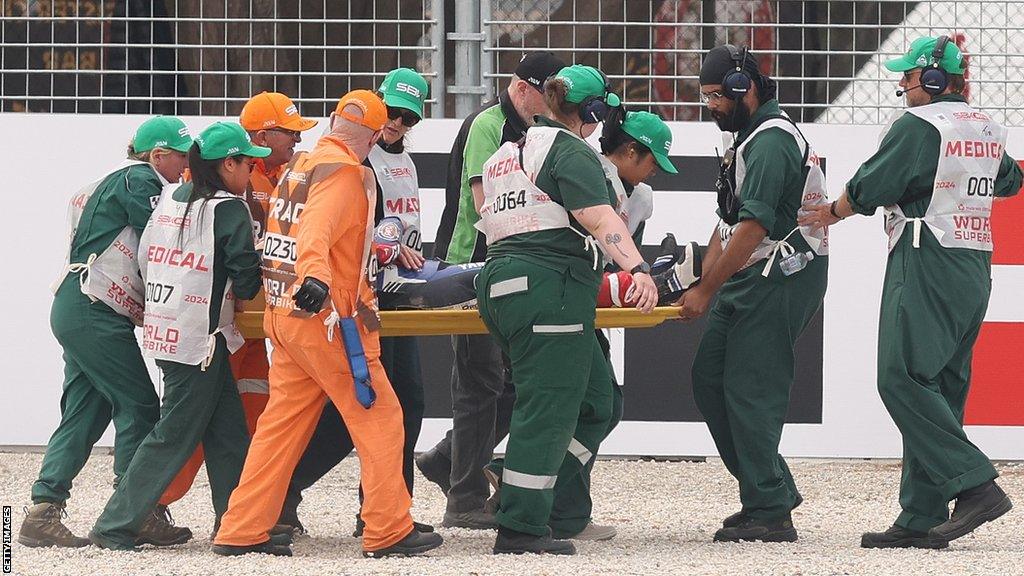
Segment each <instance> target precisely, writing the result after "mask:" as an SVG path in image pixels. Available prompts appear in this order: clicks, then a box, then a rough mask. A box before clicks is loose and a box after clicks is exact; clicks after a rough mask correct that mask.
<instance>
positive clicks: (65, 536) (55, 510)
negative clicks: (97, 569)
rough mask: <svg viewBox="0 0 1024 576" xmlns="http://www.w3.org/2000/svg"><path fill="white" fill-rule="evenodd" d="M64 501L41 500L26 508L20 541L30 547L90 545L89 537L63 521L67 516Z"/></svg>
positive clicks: (79, 546) (19, 534) (19, 536)
mask: <svg viewBox="0 0 1024 576" xmlns="http://www.w3.org/2000/svg"><path fill="white" fill-rule="evenodd" d="M67 515H68V514H67V512H66V511H65V510H64V503H63V502H61V503H60V504H54V503H53V502H41V503H39V504H34V505H32V506H31V507H27V508H25V520H24V521H22V523H21V530H19V531H18V542H20V543H21V544H22V545H23V546H28V547H30V548H39V547H45V546H57V547H60V548H82V547H83V546H88V545H89V539H88V538H79V537H78V536H75V535H74V534H72V533H71V530H69V529H68V527H67V526H65V525H64V523H63V522H61V520H62V519H64V518H67Z"/></svg>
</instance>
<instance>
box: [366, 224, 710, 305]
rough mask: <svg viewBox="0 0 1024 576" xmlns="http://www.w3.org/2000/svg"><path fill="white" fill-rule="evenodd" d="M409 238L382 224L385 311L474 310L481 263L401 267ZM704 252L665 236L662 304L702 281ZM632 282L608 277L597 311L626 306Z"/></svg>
mask: <svg viewBox="0 0 1024 576" xmlns="http://www.w3.org/2000/svg"><path fill="white" fill-rule="evenodd" d="M404 234H405V229H404V226H403V225H402V222H401V221H400V220H399V219H398V218H394V217H389V218H385V219H383V220H382V221H381V222H380V224H379V225H378V226H377V228H376V230H375V231H374V237H373V242H374V255H375V260H376V266H375V267H374V268H375V270H372V271H374V272H375V274H374V275H373V277H374V279H375V286H376V289H377V300H378V305H379V306H380V309H381V310H427V309H432V310H470V309H475V308H476V286H475V282H476V276H477V274H478V273H479V272H480V269H481V268H482V267H483V263H475V264H474V263H470V264H449V263H448V262H445V261H443V260H436V259H428V260H426V261H425V262H424V263H423V268H421V269H420V270H409V269H406V268H402V267H400V266H398V264H397V258H398V254H399V246H400V244H401V241H402V236H403V235H404ZM700 274H701V248H700V246H699V245H698V244H697V243H696V242H687V243H686V244H683V245H682V246H680V245H678V244H677V243H676V239H675V236H673V235H672V234H666V235H665V239H664V240H662V242H661V247H660V249H659V251H658V257H657V258H655V260H654V262H653V263H652V264H651V277H652V278H653V279H654V283H655V285H656V286H657V287H658V305H659V306H668V305H669V304H671V303H673V302H675V301H676V300H678V299H679V298H680V297H681V296H682V294H683V292H684V291H685V290H686V289H688V288H689V287H691V286H693V285H694V284H696V283H697V281H698V280H700ZM632 289H633V278H632V276H631V275H630V274H629V273H628V272H606V273H605V274H604V278H603V280H602V282H601V288H600V291H599V292H598V296H597V302H598V307H599V308H619V307H623V303H624V302H627V301H628V294H629V292H630V291H631V290H632Z"/></svg>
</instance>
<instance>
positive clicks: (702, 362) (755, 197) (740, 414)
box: [692, 100, 828, 520]
mask: <svg viewBox="0 0 1024 576" xmlns="http://www.w3.org/2000/svg"><path fill="white" fill-rule="evenodd" d="M777 114H779V105H778V102H777V101H775V100H769V101H768V102H766V103H764V104H762V105H761V106H760V107H759V108H758V109H757V111H756V112H755V113H754V114H753V115H752V118H751V123H750V125H749V126H748V128H746V129H745V130H744V131H741V132H740V133H739V139H740V141H743V140H744V139H746V137H747V136H749V135H750V133H751V132H752V127H753V126H754V125H755V124H756V123H757V122H758V121H759V120H761V119H762V118H764V117H765V116H767V115H777ZM743 158H744V160H745V162H746V168H747V171H746V177H745V178H744V179H743V181H742V183H741V185H740V188H739V197H740V210H739V219H740V220H756V221H757V222H758V223H759V224H760V225H761V226H763V227H764V228H765V229H766V230H768V237H769V238H771V239H773V240H781V239H783V238H784V237H785V236H786V235H787V234H789V233H790V231H792V230H793V229H794V228H795V227H796V213H797V210H798V209H799V207H800V203H801V199H802V195H803V187H804V178H805V176H804V173H803V151H802V150H801V149H800V147H799V146H798V145H797V143H796V140H794V138H793V137H792V136H791V135H790V134H789V133H787V132H785V131H784V130H782V129H780V128H775V127H772V128H768V129H766V130H764V131H761V132H758V133H757V134H756V135H754V137H753V139H752V140H751V141H750V142H749V143H747V145H746V148H745V149H744V150H743ZM787 241H788V242H789V244H790V245H792V246H793V248H794V249H796V251H798V252H806V251H807V250H809V249H810V247H809V246H808V244H807V243H806V241H805V240H804V238H803V237H802V236H801V235H800V234H799V233H794V234H792V235H791V236H789V239H788V240H787ZM776 262H777V260H776ZM764 267H765V260H760V261H758V262H755V263H754V264H752V265H751V266H749V267H747V268H745V269H743V270H741V271H739V272H737V273H735V274H733V276H732V277H731V278H729V280H727V281H726V282H725V283H724V284H723V285H722V287H721V289H720V290H719V291H718V295H717V296H716V298H715V300H714V302H713V304H712V305H711V309H710V311H709V312H708V318H707V325H706V327H705V329H704V334H703V335H702V337H701V341H700V345H699V347H698V349H697V355H696V357H695V358H694V361H693V368H692V377H693V396H694V401H695V402H696V405H697V408H698V410H700V413H701V414H702V415H703V416H704V420H705V422H706V423H707V425H708V430H709V431H710V432H711V436H712V438H713V439H714V441H715V446H716V447H717V448H718V453H719V455H720V456H721V458H722V461H723V463H724V464H725V466H726V467H727V468H728V469H729V472H730V473H731V474H732V475H733V476H734V477H735V478H736V479H737V480H738V481H739V488H740V502H741V504H742V506H743V512H744V513H745V514H746V515H747V516H748V517H750V518H756V519H765V520H771V519H776V518H780V517H784V516H785V515H786V514H788V513H789V511H790V510H792V509H793V507H794V506H795V504H796V502H797V501H798V499H799V498H800V494H799V492H798V491H797V488H796V484H795V482H794V480H793V475H792V474H791V473H790V471H789V467H788V466H787V465H786V462H785V460H784V459H783V458H782V456H781V455H780V454H779V451H778V450H779V440H780V439H781V437H782V427H783V424H785V419H786V410H787V408H788V406H789V391H790V388H791V387H792V385H793V375H794V355H793V347H794V344H795V343H796V340H797V338H798V337H799V336H800V334H801V333H802V332H803V330H804V328H805V327H806V326H807V324H808V322H810V320H811V318H812V317H813V316H814V314H815V313H816V312H817V310H818V308H819V307H820V306H821V301H822V299H823V298H824V296H825V287H826V284H827V274H828V259H827V258H825V257H818V258H815V259H814V260H812V261H811V262H809V263H808V264H807V266H806V267H805V268H804V269H803V270H800V271H799V272H796V273H795V274H793V275H792V276H784V275H783V274H782V271H781V269H780V268H779V266H778V265H777V264H773V265H772V267H771V271H770V273H769V275H768V277H764V276H762V272H763V270H764Z"/></svg>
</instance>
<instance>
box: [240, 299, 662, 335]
mask: <svg viewBox="0 0 1024 576" xmlns="http://www.w3.org/2000/svg"><path fill="white" fill-rule="evenodd" d="M675 318H679V308H676V307H674V306H661V307H658V308H655V309H654V311H653V312H651V313H650V314H641V313H640V312H639V311H637V310H636V309H635V308H598V310H597V327H598V328H652V327H654V326H657V325H659V324H661V323H662V322H664V321H665V320H671V319H675ZM380 321H381V332H380V335H381V336H438V335H445V334H486V333H487V328H486V327H485V326H484V321H483V320H481V319H480V314H479V313H477V311H476V310H387V311H383V312H381V313H380ZM235 324H236V325H237V326H238V329H239V330H240V331H241V332H242V335H244V336H245V337H246V338H263V312H239V313H237V314H235Z"/></svg>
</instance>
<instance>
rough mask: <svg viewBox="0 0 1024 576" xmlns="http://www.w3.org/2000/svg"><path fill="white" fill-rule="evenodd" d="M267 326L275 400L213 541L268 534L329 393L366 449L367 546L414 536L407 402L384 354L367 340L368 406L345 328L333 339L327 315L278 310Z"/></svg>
mask: <svg viewBox="0 0 1024 576" xmlns="http://www.w3.org/2000/svg"><path fill="white" fill-rule="evenodd" d="M321 316H323V315H321ZM264 329H265V330H266V332H267V335H268V336H269V337H270V340H271V342H272V343H273V346H274V352H273V357H272V361H271V365H270V402H269V403H268V404H267V408H266V410H265V411H264V412H263V415H262V416H261V417H260V422H259V427H258V428H257V429H256V435H255V436H253V439H252V443H251V444H250V445H249V454H248V456H247V457H246V459H245V467H244V468H243V470H242V478H241V480H240V481H239V483H238V488H236V489H235V491H234V492H233V493H232V494H231V500H230V502H229V503H228V511H227V512H226V513H225V514H224V517H223V518H222V519H221V526H220V530H219V531H218V532H217V536H216V539H215V540H214V542H215V543H216V544H225V545H230V546H250V545H253V544H259V543H261V542H266V541H267V539H268V538H269V537H270V536H269V530H270V528H272V527H273V526H274V524H275V523H276V522H277V518H278V515H279V514H280V513H281V506H282V505H283V504H284V497H285V493H286V492H287V490H288V482H289V481H290V480H291V477H292V472H293V471H294V470H295V465H296V464H297V463H298V461H299V458H301V457H302V453H303V451H304V450H305V449H306V445H307V444H308V443H309V439H310V437H311V436H312V435H313V431H314V430H315V429H316V424H317V421H319V419H320V414H321V412H322V411H323V407H324V403H325V401H326V399H327V397H330V399H331V401H332V402H334V405H335V406H336V407H337V408H338V411H339V412H341V416H342V418H343V419H344V420H345V424H346V425H347V426H348V429H349V432H350V433H351V435H352V441H353V443H354V444H355V447H356V451H357V452H358V454H359V464H360V466H359V467H360V473H361V475H362V478H361V479H362V486H363V496H364V499H363V507H362V518H363V521H364V522H366V529H365V530H364V532H363V549H364V550H367V551H373V550H380V549H381V548H386V547H388V546H391V545H392V544H394V543H396V542H398V541H399V540H401V539H402V538H405V537H406V536H408V535H409V533H410V532H412V530H413V525H412V517H411V516H410V514H409V507H410V506H411V504H412V499H411V498H410V496H409V491H408V490H407V489H406V487H405V480H404V479H403V477H402V446H403V443H404V442H405V438H404V435H405V433H404V431H403V428H402V407H401V405H399V403H398V398H397V396H395V392H394V390H392V388H391V383H390V382H389V381H388V377H387V375H386V374H385V373H384V367H383V366H382V365H381V363H380V358H379V355H378V354H376V353H373V352H375V351H372V350H369V348H370V347H369V346H367V348H368V355H367V363H368V364H369V368H370V376H371V378H372V386H373V389H374V391H376V393H377V401H376V403H375V404H374V405H373V406H372V407H371V408H369V409H366V408H363V407H362V405H360V404H359V402H358V401H357V400H356V396H355V389H354V384H353V381H352V374H351V371H350V369H349V366H348V360H347V359H346V358H345V351H344V346H343V345H342V343H341V334H340V332H339V331H335V334H334V337H333V340H332V341H328V339H327V329H326V328H325V327H324V325H323V320H322V318H321V317H313V318H299V317H292V316H285V315H282V314H274V313H268V314H267V315H266V318H265V319H264Z"/></svg>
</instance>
